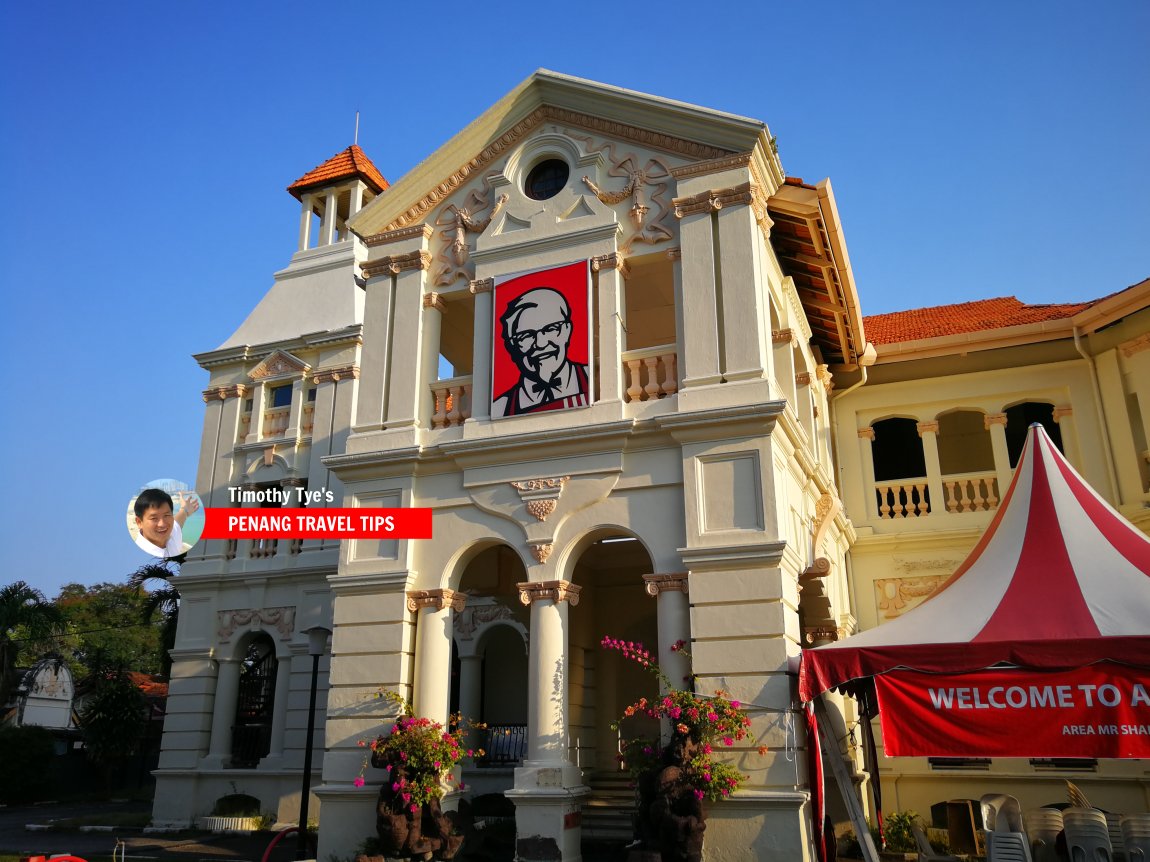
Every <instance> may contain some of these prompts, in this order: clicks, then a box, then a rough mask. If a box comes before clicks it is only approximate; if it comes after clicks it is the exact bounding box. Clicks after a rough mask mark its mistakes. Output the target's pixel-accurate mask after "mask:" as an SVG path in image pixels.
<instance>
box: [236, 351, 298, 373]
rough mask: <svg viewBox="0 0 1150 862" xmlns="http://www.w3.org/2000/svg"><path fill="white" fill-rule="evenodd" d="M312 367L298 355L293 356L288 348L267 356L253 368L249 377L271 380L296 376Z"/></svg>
mask: <svg viewBox="0 0 1150 862" xmlns="http://www.w3.org/2000/svg"><path fill="white" fill-rule="evenodd" d="M310 368H311V366H310V365H308V364H307V363H306V362H304V361H303V360H302V359H300V358H299V357H298V356H293V355H292V354H290V353H288V352H287V351H286V350H277V351H275V352H274V353H272V354H270V355H269V356H266V357H265V358H264V360H263V361H262V362H261V363H260V364H259V365H257V366H256V367H255V368H253V369H252V370H251V371H250V372H249V373H248V377H250V378H251V379H252V380H271V379H274V378H277V377H294V376H297V375H300V374H303V373H305V372H306V371H308V370H309V369H310Z"/></svg>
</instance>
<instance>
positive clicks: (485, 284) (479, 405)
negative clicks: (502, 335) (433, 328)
mask: <svg viewBox="0 0 1150 862" xmlns="http://www.w3.org/2000/svg"><path fill="white" fill-rule="evenodd" d="M493 286H494V280H493V279H490V278H483V279H479V280H477V281H473V282H471V295H472V296H474V297H475V309H474V321H475V322H474V328H473V330H472V341H473V346H472V352H471V419H468V420H467V421H468V422H470V421H472V419H474V420H480V419H489V418H490V417H491V349H492V345H491V338H492V333H493V331H494V330H493V327H494V325H495V322H494V320H493V319H492V316H491V291H492V290H493Z"/></svg>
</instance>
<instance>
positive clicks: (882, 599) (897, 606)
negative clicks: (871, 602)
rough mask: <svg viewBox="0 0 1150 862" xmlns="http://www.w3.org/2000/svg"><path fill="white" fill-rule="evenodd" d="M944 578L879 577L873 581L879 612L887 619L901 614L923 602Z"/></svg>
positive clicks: (921, 576)
mask: <svg viewBox="0 0 1150 862" xmlns="http://www.w3.org/2000/svg"><path fill="white" fill-rule="evenodd" d="M944 579H945V578H944V576H943V575H919V576H918V577H909V578H879V579H878V580H876V581H875V582H874V591H875V599H876V600H877V604H878V611H879V613H880V614H881V615H882V617H883V618H884V619H888V620H893V619H894V618H895V617H899V616H902V615H903V614H904V613H906V612H907V611H909V610H910V609H911V608H914V607H917V606H918V605H921V604H922V603H923V602H925V601H926V600H927V599H928V598H929V597H930V596H931V595H932V594H933V593H934V591H935V590H937V589H938V587H939V585H940V584H941V583H942V582H943V580H944Z"/></svg>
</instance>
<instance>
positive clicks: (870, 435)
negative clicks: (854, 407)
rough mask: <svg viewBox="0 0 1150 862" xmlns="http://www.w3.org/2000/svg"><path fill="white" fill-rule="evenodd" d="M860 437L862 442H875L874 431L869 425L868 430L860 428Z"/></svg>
mask: <svg viewBox="0 0 1150 862" xmlns="http://www.w3.org/2000/svg"><path fill="white" fill-rule="evenodd" d="M858 435H859V439H860V440H874V429H873V428H871V427H870V426H869V425H868V426H867V427H866V428H860V429H859V430H858Z"/></svg>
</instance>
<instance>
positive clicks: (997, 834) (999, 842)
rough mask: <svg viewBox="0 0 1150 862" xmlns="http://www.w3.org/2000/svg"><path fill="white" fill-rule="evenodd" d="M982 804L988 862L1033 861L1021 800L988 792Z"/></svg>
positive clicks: (981, 801)
mask: <svg viewBox="0 0 1150 862" xmlns="http://www.w3.org/2000/svg"><path fill="white" fill-rule="evenodd" d="M979 802H980V804H981V806H982V825H983V828H984V829H986V858H987V862H1032V859H1031V856H1030V842H1028V841H1027V840H1026V833H1025V832H1024V831H1023V827H1022V809H1021V808H1020V807H1019V805H1018V800H1017V799H1016V798H1015V797H1013V796H1009V795H1007V794H1005V793H988V794H986V795H985V796H983V797H982V799H980V800H979Z"/></svg>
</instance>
